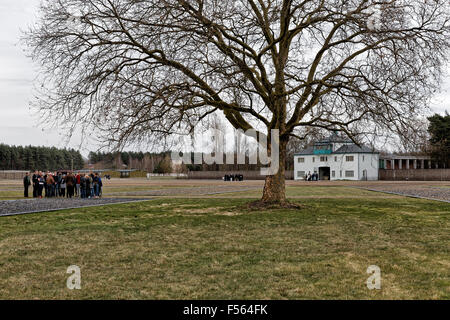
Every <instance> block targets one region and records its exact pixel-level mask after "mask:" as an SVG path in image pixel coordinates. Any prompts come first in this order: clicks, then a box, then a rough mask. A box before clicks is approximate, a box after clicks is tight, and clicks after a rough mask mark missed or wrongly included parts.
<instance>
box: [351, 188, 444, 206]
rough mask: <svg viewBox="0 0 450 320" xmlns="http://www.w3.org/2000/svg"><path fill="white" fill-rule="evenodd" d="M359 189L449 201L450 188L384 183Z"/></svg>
mask: <svg viewBox="0 0 450 320" xmlns="http://www.w3.org/2000/svg"><path fill="white" fill-rule="evenodd" d="M358 188H359V189H364V190H369V191H375V192H383V193H388V194H395V195H400V196H407V197H413V198H420V199H427V200H436V201H442V202H447V203H450V188H448V187H445V186H442V187H435V186H429V185H428V186H427V185H424V186H419V185H410V184H404V185H403V184H385V185H371V186H367V187H358Z"/></svg>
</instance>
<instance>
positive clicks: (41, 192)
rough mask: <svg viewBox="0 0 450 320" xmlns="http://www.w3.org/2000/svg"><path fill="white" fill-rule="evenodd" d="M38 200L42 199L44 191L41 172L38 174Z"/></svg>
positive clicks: (43, 180)
mask: <svg viewBox="0 0 450 320" xmlns="http://www.w3.org/2000/svg"><path fill="white" fill-rule="evenodd" d="M38 185H39V187H38V194H37V196H38V198H39V199H42V194H43V191H44V186H45V179H44V174H43V173H42V172H39V178H38Z"/></svg>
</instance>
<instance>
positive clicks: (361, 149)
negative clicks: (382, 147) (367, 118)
mask: <svg viewBox="0 0 450 320" xmlns="http://www.w3.org/2000/svg"><path fill="white" fill-rule="evenodd" d="M333 153H335V154H342V153H379V152H377V151H375V150H373V149H370V148H368V147H366V146H357V145H356V144H347V145H344V146H342V147H340V148H339V149H338V150H336V152H333Z"/></svg>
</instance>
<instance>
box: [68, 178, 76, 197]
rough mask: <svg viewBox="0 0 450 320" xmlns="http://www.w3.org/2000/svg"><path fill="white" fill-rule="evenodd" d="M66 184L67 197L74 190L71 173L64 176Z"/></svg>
mask: <svg viewBox="0 0 450 320" xmlns="http://www.w3.org/2000/svg"><path fill="white" fill-rule="evenodd" d="M66 184H67V198H72V197H73V195H74V191H75V177H74V176H73V174H72V173H69V174H68V175H67V177H66Z"/></svg>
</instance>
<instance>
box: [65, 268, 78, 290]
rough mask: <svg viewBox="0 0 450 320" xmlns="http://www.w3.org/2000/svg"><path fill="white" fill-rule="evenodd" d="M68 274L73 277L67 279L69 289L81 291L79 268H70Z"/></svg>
mask: <svg viewBox="0 0 450 320" xmlns="http://www.w3.org/2000/svg"><path fill="white" fill-rule="evenodd" d="M67 273H68V274H71V276H70V277H69V278H68V279H67V289H69V290H81V269H80V267H79V266H75V265H74V266H70V267H69V268H67Z"/></svg>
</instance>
